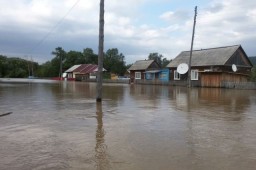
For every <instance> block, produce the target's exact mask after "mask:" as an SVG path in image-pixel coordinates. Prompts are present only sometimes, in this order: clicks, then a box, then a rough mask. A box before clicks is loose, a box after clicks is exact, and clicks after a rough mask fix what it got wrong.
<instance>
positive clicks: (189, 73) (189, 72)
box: [188, 6, 197, 88]
mask: <svg viewBox="0 0 256 170" xmlns="http://www.w3.org/2000/svg"><path fill="white" fill-rule="evenodd" d="M196 16H197V6H196V7H195V16H194V25H193V33H192V41H191V48H190V56H189V64H188V87H189V88H190V87H191V62H192V51H193V45H194V35H195V27H196Z"/></svg>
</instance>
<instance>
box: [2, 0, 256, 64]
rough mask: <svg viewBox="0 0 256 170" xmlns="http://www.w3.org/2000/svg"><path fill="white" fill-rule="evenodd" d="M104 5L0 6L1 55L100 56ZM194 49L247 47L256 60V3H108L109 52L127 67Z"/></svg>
mask: <svg viewBox="0 0 256 170" xmlns="http://www.w3.org/2000/svg"><path fill="white" fill-rule="evenodd" d="M99 2H100V0H80V1H79V0H0V18H1V19H0V54H2V55H7V56H10V57H13V56H18V57H22V58H31V57H32V58H33V60H34V61H36V62H39V63H43V62H45V61H47V60H50V59H52V58H53V56H52V55H51V52H52V51H53V50H54V49H55V48H56V47H59V46H60V47H62V48H63V49H64V50H65V51H69V50H76V51H82V50H83V49H84V48H87V47H88V48H92V49H93V50H94V52H95V53H97V52H98V30H99V29H98V27H99ZM195 6H198V15H197V23H196V31H195V40H194V49H202V48H214V47H220V46H230V45H237V44H241V45H242V47H243V48H244V50H245V52H246V53H247V55H248V56H256V47H255V45H256V1H255V0H105V50H108V49H110V48H118V49H119V52H121V53H123V54H124V55H125V59H126V62H127V63H128V64H129V63H134V62H135V61H136V60H140V59H146V58H147V56H148V54H149V53H151V52H158V53H160V54H162V55H164V57H166V58H168V59H172V58H175V57H176V56H177V55H178V54H179V53H180V52H181V51H185V50H190V44H191V37H192V28H193V19H194V8H195Z"/></svg>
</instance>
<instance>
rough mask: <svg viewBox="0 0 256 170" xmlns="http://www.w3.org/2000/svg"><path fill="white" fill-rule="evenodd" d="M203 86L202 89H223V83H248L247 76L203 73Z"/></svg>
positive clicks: (201, 75)
mask: <svg viewBox="0 0 256 170" xmlns="http://www.w3.org/2000/svg"><path fill="white" fill-rule="evenodd" d="M200 77H201V86H202V87H218V88H220V87H222V86H221V83H222V82H223V81H227V82H247V78H248V76H247V75H243V74H238V73H223V72H202V73H201V74H200Z"/></svg>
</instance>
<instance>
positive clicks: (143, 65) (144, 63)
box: [128, 60, 154, 71]
mask: <svg viewBox="0 0 256 170" xmlns="http://www.w3.org/2000/svg"><path fill="white" fill-rule="evenodd" d="M153 62H154V60H138V61H136V62H135V63H134V64H133V65H132V66H131V67H130V68H129V69H128V70H129V71H130V70H146V69H147V68H148V67H149V66H150V65H151V64H152V63H153Z"/></svg>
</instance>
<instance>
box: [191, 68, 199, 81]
mask: <svg viewBox="0 0 256 170" xmlns="http://www.w3.org/2000/svg"><path fill="white" fill-rule="evenodd" d="M191 80H198V70H191Z"/></svg>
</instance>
